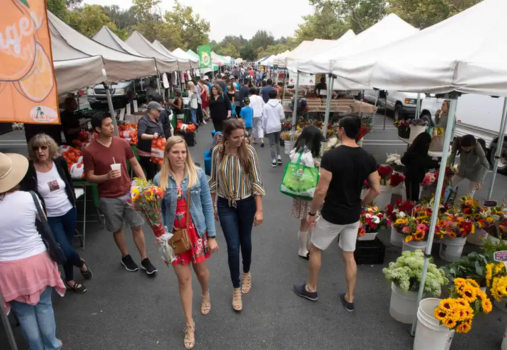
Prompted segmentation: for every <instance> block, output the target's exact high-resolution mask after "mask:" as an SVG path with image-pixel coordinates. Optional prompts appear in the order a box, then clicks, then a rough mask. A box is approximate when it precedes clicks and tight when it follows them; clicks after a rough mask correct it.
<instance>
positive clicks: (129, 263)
mask: <svg viewBox="0 0 507 350" xmlns="http://www.w3.org/2000/svg"><path fill="white" fill-rule="evenodd" d="M121 264H122V265H123V266H124V267H125V270H127V271H130V272H136V271H137V270H139V266H137V264H136V263H135V262H134V260H132V257H131V256H130V254H129V255H125V256H124V257H123V258H121Z"/></svg>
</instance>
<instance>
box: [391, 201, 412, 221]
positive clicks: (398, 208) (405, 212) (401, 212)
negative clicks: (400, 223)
mask: <svg viewBox="0 0 507 350" xmlns="http://www.w3.org/2000/svg"><path fill="white" fill-rule="evenodd" d="M414 208H415V204H414V203H412V202H409V201H403V200H401V199H397V200H396V202H394V205H392V204H389V205H387V207H386V208H385V211H386V215H387V216H388V217H389V219H391V221H396V220H397V219H404V218H406V217H407V216H411V215H412V212H413V210H414Z"/></svg>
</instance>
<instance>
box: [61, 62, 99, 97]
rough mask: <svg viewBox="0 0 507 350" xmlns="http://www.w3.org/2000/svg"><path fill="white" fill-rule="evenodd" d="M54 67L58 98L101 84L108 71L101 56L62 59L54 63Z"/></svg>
mask: <svg viewBox="0 0 507 350" xmlns="http://www.w3.org/2000/svg"><path fill="white" fill-rule="evenodd" d="M60 58H61V57H60ZM53 65H54V67H55V73H56V83H57V86H58V96H63V95H66V94H68V93H71V92H74V91H77V90H79V89H82V88H84V87H86V86H93V85H96V84H99V83H101V82H103V81H104V80H105V79H106V70H105V68H104V62H103V61H102V57H101V56H90V57H83V58H75V59H67V60H64V59H60V60H58V61H57V60H55V61H53Z"/></svg>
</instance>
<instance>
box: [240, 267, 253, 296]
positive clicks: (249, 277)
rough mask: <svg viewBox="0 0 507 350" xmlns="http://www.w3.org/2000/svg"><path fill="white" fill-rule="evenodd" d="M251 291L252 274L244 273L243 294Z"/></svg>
mask: <svg viewBox="0 0 507 350" xmlns="http://www.w3.org/2000/svg"><path fill="white" fill-rule="evenodd" d="M250 289H252V274H251V273H250V272H249V273H243V279H242V281H241V292H243V293H244V294H246V293H248V292H250Z"/></svg>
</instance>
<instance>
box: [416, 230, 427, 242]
mask: <svg viewBox="0 0 507 350" xmlns="http://www.w3.org/2000/svg"><path fill="white" fill-rule="evenodd" d="M424 236H425V234H424V231H417V232H416V233H415V234H414V239H415V240H416V241H422V240H423V239H424Z"/></svg>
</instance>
